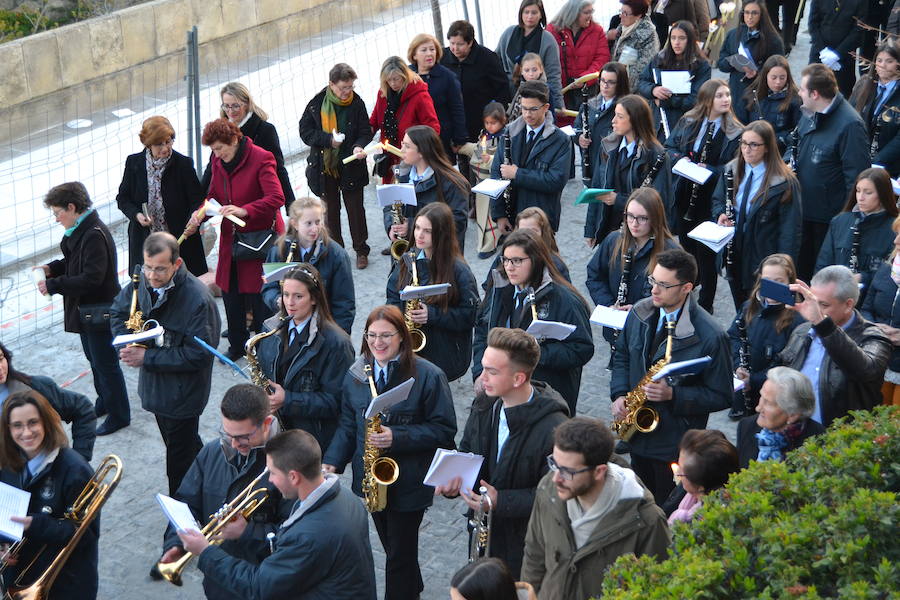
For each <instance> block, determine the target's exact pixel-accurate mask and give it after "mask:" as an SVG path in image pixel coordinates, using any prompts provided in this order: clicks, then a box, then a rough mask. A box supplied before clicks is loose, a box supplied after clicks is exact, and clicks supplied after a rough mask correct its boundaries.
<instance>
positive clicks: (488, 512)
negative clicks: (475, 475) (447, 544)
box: [469, 486, 494, 562]
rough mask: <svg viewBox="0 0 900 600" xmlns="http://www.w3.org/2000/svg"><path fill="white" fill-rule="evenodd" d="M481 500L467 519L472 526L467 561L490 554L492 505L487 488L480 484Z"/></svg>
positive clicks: (492, 518) (473, 560)
mask: <svg viewBox="0 0 900 600" xmlns="http://www.w3.org/2000/svg"><path fill="white" fill-rule="evenodd" d="M478 493H479V494H480V495H481V502H479V503H478V509H477V510H476V511H475V513H474V514H473V515H472V518H471V519H469V525H470V526H471V527H472V537H471V538H470V539H469V562H475V561H476V560H478V559H479V558H487V557H489V556H490V555H491V525H492V523H493V520H494V505H493V503H492V502H491V497H490V496H488V493H487V488H486V487H484V486H481V487H480V488H479V489H478Z"/></svg>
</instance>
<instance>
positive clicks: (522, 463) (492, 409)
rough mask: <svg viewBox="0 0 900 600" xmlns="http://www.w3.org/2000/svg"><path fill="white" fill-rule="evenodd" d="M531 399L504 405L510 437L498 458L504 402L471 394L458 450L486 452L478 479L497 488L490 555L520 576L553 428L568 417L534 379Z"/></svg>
mask: <svg viewBox="0 0 900 600" xmlns="http://www.w3.org/2000/svg"><path fill="white" fill-rule="evenodd" d="M531 384H532V387H533V389H534V398H532V400H531V401H530V402H528V403H527V404H520V405H519V406H515V407H513V408H509V409H506V423H507V426H508V427H509V438H507V440H506V443H505V444H504V445H503V452H502V453H501V454H500V461H499V462H498V461H497V431H498V428H499V424H500V410H501V409H502V407H503V401H502V400H501V399H500V398H492V397H489V396H485V395H484V394H482V395H480V396H478V397H477V398H475V401H474V402H473V403H472V412H470V413H469V418H468V420H467V421H466V428H465V431H464V432H463V437H462V440H460V442H459V449H460V451H461V452H472V453H473V454H479V455H481V456H483V457H484V462H483V463H482V465H481V472H480V473H479V474H478V479H479V481H480V480H482V479H484V480H485V481H487V482H488V483H490V484H491V485H492V486H494V487H495V488H497V508H496V510H495V511H494V517H493V522H492V524H491V556H496V557H498V558H502V559H503V560H504V562H506V565H507V566H508V567H509V568H510V571H511V572H512V574H513V577H514V578H516V579H518V577H519V570H520V569H521V567H522V553H523V551H524V548H525V533H526V532H527V531H528V518H529V517H530V516H531V505H532V504H534V490H535V488H536V487H537V484H538V482H539V481H540V480H541V477H543V476H544V474H545V473H546V472H547V456H548V455H549V454H551V453H552V452H553V430H554V429H555V428H556V426H557V425H559V424H560V423H562V422H563V421H565V420H567V419H568V414H569V409H568V407H567V406H566V402H565V401H564V400H563V399H562V396H560V395H559V394H558V393H557V392H556V390H554V389H553V388H551V387H550V386H548V385H547V384H546V383H543V382H540V381H532V382H531Z"/></svg>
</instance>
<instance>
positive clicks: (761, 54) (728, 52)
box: [716, 23, 784, 123]
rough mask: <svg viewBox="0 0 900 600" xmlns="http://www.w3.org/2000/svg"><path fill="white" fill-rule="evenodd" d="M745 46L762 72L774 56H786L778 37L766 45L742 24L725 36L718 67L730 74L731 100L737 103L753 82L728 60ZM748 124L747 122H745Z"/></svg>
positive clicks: (772, 38)
mask: <svg viewBox="0 0 900 600" xmlns="http://www.w3.org/2000/svg"><path fill="white" fill-rule="evenodd" d="M741 44H743V45H744V48H746V49H747V51H748V52H750V56H752V57H753V62H754V63H756V70H757V71H761V70H762V66H763V63H765V62H766V61H767V60H768V59H769V57H770V56H772V55H774V54H784V42H783V41H782V40H781V37H780V36H778V35H774V36H772V37H771V38H770V39H769V40H767V43H766V44H765V45H764V44H763V43H762V40H761V39H760V37H759V35H757V36H755V37H750V28H749V27H747V26H746V25H745V24H743V23H741V24H740V25H738V26H737V27H736V28H734V29H732V30H731V31H729V32H728V33H727V34H726V35H725V43H724V44H723V45H722V49H721V50H719V62H718V63H717V64H716V66H717V67H718V68H719V70H720V71H722V72H723V73H730V75H729V76H728V87H729V88H731V98H732V99H733V101H734V102H735V103H737V102H738V101H739V99H740V98H743V97H744V92H745V91H746V90H747V86H748V85H750V83H751V82H752V81H753V80H752V79H747V76H746V75H744V72H743V71H739V70H737V69H735V68H734V67H732V66H731V63H730V62H728V59H729V58H731V57H732V56H734V55H735V54H739V52H738V49H739V47H740V45H741ZM744 122H745V123H746V121H744Z"/></svg>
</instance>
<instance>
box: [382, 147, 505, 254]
mask: <svg viewBox="0 0 900 600" xmlns="http://www.w3.org/2000/svg"><path fill="white" fill-rule="evenodd" d="M494 162H496V161H494ZM410 170H411V169H410V168H409V167H408V166H405V165H403V164H402V163H401V165H400V168H399V169H398V172H397V182H398V183H409V172H410ZM414 185H415V188H416V202H417V205H416V206H409V205H405V206H404V207H403V216H404V217H406V222H407V223H409V234H408V235H407V239H412V234H413V230H412V224H413V222H414V221H415V219H416V214H418V212H419V209H421V208H422V207H423V206H426V205H428V204H431V203H432V202H444V203H445V204H447V205H448V206H449V207H450V210H451V211H452V212H453V222H454V223H455V224H456V241H457V242H458V243H459V251H460V253H463V254H464V253H465V248H466V226H467V225H468V222H469V193H468V191H465V192H464V191H463V190H461V189H460V188H459V186H457V185H456V184H455V183H453V182H452V181H450V180H449V179H446V178H444V177H441V176H440V175H438V174H437V173H434V174H433V175H432V176H431V177H428V178H426V179H420V180H418V181H416V183H415V184H414ZM383 213H384V230H385V231H388V230H390V228H391V224H392V222H393V219H392V217H391V207H390V206H386V207H384V209H383Z"/></svg>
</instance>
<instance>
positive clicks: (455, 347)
mask: <svg viewBox="0 0 900 600" xmlns="http://www.w3.org/2000/svg"><path fill="white" fill-rule="evenodd" d="M430 267H431V261H430V260H428V259H427V258H424V257H423V258H419V259H418V260H416V274H417V275H418V277H419V285H429V284H430V283H432V281H431V273H430ZM399 277H400V268H399V263H394V266H393V268H392V269H391V274H390V276H389V277H388V282H387V303H388V304H393V305H394V306H396V307H397V308H399V309H400V311H401V312H405V310H406V302H405V301H402V300H400V291H401V290H402V289H403V288H405V287H406V286H407V285H411V282H412V275H411V274H410V273H407V276H406V281H402V282H399V283H398V279H399ZM451 285H452V286H453V287H454V288H455V289H456V291H457V294H458V296H457V302H456V304H455V305H453V306H448V307H447V310H446V311H442V310H441V309H440V308H439V307H438V306H437V305H434V304H428V303H425V302H423V306H425V307H426V308H427V309H428V322H427V323H425V325H423V326H422V328H421V329H422V333H424V334H425V337H426V340H427V343H426V344H425V347H424V348H422V350H420V351H419V352H418V353H417V354H418V355H419V356H421V357H422V358H424V359H426V360H429V361H431V362H432V363H434V364H435V365H436V366H438V367H439V368H440V369H441V370H442V371H443V372H444V375H446V376H447V380H448V381H455V380H457V379H459V378H460V377H462V376H463V375H464V374H465V373H466V371H468V370H469V364H471V362H472V329H473V328H474V327H475V315H476V313H477V312H478V305H479V304H480V303H481V296H479V295H478V284H477V283H476V282H475V275H473V274H472V269H470V268H469V265H468V264H467V263H466V261H465V260H464V259H462V258H458V259H457V260H456V263H455V264H454V267H453V281H452V282H451ZM347 366H349V365H347Z"/></svg>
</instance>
